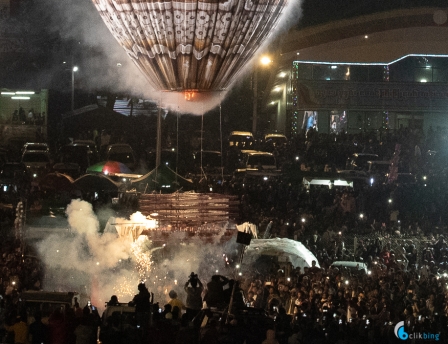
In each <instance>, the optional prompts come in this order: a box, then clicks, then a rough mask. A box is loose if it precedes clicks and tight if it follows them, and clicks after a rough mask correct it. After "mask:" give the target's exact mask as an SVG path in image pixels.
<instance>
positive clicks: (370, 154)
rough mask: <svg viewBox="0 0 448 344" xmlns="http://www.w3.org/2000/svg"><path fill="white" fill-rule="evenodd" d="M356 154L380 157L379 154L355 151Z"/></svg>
mask: <svg viewBox="0 0 448 344" xmlns="http://www.w3.org/2000/svg"><path fill="white" fill-rule="evenodd" d="M353 155H354V156H376V157H378V154H373V153H353Z"/></svg>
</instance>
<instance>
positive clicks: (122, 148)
mask: <svg viewBox="0 0 448 344" xmlns="http://www.w3.org/2000/svg"><path fill="white" fill-rule="evenodd" d="M110 151H116V152H134V150H133V149H132V147H131V146H130V145H128V144H127V143H114V144H112V145H109V146H107V152H110Z"/></svg>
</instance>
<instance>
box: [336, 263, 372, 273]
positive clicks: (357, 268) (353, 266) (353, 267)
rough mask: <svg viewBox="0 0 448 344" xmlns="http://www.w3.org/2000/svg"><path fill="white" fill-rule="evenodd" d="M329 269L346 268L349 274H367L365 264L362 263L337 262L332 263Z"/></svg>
mask: <svg viewBox="0 0 448 344" xmlns="http://www.w3.org/2000/svg"><path fill="white" fill-rule="evenodd" d="M330 268H338V269H339V270H341V268H346V269H348V270H350V272H351V273H357V272H363V273H365V274H366V275H367V274H369V270H368V269H367V264H366V263H362V262H351V261H345V260H338V261H335V262H333V263H332V264H331V265H330Z"/></svg>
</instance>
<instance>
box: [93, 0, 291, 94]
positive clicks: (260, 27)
mask: <svg viewBox="0 0 448 344" xmlns="http://www.w3.org/2000/svg"><path fill="white" fill-rule="evenodd" d="M92 1H93V2H94V4H95V6H96V8H97V10H98V11H99V13H100V15H101V17H102V19H103V20H104V22H105V23H106V25H107V27H108V28H109V30H110V31H111V32H112V34H113V35H114V37H115V38H116V39H117V40H118V42H119V43H120V44H121V46H122V47H123V48H124V49H125V50H126V52H127V54H128V55H129V56H130V57H131V59H132V60H133V61H134V62H135V64H136V65H137V66H138V67H139V69H140V70H141V71H142V73H143V74H144V75H145V76H146V77H147V79H148V80H149V82H150V83H151V84H152V85H153V87H154V88H155V89H156V90H162V91H217V90H224V89H226V87H228V86H229V85H230V83H231V82H232V81H233V80H232V78H233V76H235V74H236V73H238V72H239V71H240V70H241V69H242V67H244V66H245V64H247V62H248V60H249V59H250V58H251V57H252V56H253V55H254V53H255V51H256V50H257V49H258V48H259V47H260V45H261V44H262V43H263V42H264V40H265V39H266V37H267V36H268V35H269V34H270V33H271V32H272V31H273V28H274V27H275V24H276V23H277V21H278V19H279V16H280V14H281V12H282V10H283V8H284V6H285V5H286V2H287V0H252V1H250V0H204V1H198V0H177V1H172V0H165V1H157V0H152V1H151V0H149V1H148V0H92Z"/></svg>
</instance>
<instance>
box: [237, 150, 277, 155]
mask: <svg viewBox="0 0 448 344" xmlns="http://www.w3.org/2000/svg"><path fill="white" fill-rule="evenodd" d="M241 152H242V153H244V154H247V155H272V156H274V154H272V153H269V152H261V151H250V150H247V151H241Z"/></svg>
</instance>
